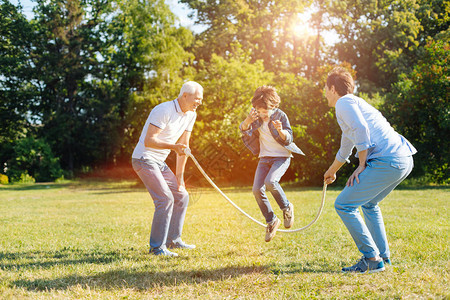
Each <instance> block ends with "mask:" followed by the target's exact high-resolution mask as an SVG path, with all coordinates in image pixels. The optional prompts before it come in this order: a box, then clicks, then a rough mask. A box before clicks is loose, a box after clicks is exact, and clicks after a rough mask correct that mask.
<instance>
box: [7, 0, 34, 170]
mask: <svg viewBox="0 0 450 300" xmlns="http://www.w3.org/2000/svg"><path fill="white" fill-rule="evenodd" d="M20 9H21V8H20V7H16V6H14V5H13V4H11V3H10V2H9V1H6V0H2V1H1V3H0V36H1V38H0V172H3V167H4V164H5V163H6V161H8V160H9V159H10V158H11V157H12V147H13V144H14V141H15V140H16V139H18V138H20V137H23V136H25V135H26V133H27V132H28V131H30V122H29V121H30V120H29V119H28V118H27V117H28V116H29V114H28V111H29V105H28V103H27V101H26V99H28V97H29V96H30V94H33V92H34V91H33V88H32V87H31V86H30V85H29V84H28V83H29V80H30V78H31V74H30V72H29V60H28V59H27V57H28V53H29V51H30V48H31V41H32V31H33V30H32V26H31V25H30V24H29V23H28V21H27V19H26V18H25V16H24V15H23V14H22V13H21V12H20Z"/></svg>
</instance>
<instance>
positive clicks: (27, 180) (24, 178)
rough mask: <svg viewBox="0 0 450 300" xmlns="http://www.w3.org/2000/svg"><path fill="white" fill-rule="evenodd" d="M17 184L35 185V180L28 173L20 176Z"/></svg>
mask: <svg viewBox="0 0 450 300" xmlns="http://www.w3.org/2000/svg"><path fill="white" fill-rule="evenodd" d="M17 182H18V183H35V182H36V180H35V179H34V178H33V177H32V176H30V175H29V174H28V172H25V173H22V174H20V178H19V180H18V181H17Z"/></svg>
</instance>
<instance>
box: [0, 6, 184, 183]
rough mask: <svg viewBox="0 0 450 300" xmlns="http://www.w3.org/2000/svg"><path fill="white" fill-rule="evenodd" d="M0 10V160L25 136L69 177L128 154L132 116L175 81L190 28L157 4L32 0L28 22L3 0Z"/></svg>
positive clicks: (167, 92) (134, 121)
mask: <svg viewBox="0 0 450 300" xmlns="http://www.w3.org/2000/svg"><path fill="white" fill-rule="evenodd" d="M1 9H2V15H1V17H2V18H1V22H2V26H1V27H2V30H3V31H4V32H3V33H2V40H1V43H2V45H1V46H2V47H1V50H0V51H2V62H4V63H2V64H1V66H2V69H1V77H0V78H1V80H2V81H1V89H2V93H1V95H2V96H1V97H2V98H1V102H0V103H1V105H0V107H1V113H2V115H5V117H4V118H2V121H1V122H2V123H1V125H2V128H1V131H2V135H1V139H2V141H3V142H4V143H2V145H1V146H0V153H2V155H1V156H0V163H1V164H2V165H5V164H6V166H7V165H8V163H9V164H11V163H12V161H13V160H14V159H15V158H14V157H13V153H14V152H13V151H11V150H12V148H13V147H14V144H16V143H17V140H18V139H19V138H20V137H26V136H28V137H33V138H42V139H43V140H44V141H46V143H48V144H49V145H50V146H51V149H52V150H53V152H54V154H55V155H56V156H57V157H59V158H60V163H61V165H62V166H63V168H64V169H65V170H66V171H67V175H69V176H71V174H72V172H73V171H77V170H78V171H79V170H83V169H84V170H89V169H92V168H94V167H96V166H99V165H104V164H107V163H112V162H113V161H120V160H129V156H130V153H131V151H132V146H131V145H132V144H134V143H135V140H136V136H137V133H136V132H135V130H136V129H135V128H137V127H141V124H140V123H141V122H139V121H142V119H145V117H146V116H144V115H145V114H146V113H148V111H149V110H150V109H151V107H152V106H154V105H155V104H156V103H158V102H161V101H164V100H165V99H166V97H167V96H172V95H173V92H174V88H173V87H170V88H169V89H167V90H164V89H165V88H166V86H169V83H170V84H172V83H173V84H174V85H180V83H181V82H182V79H181V76H180V74H179V72H181V69H182V67H183V63H184V62H186V61H187V59H188V58H189V54H188V53H186V52H185V50H184V48H185V47H187V45H189V44H190V43H191V41H192V34H191V33H190V32H189V31H188V30H187V29H184V28H176V27H175V26H174V16H173V15H172V13H171V12H170V10H169V9H168V7H167V6H166V5H165V4H164V2H163V1H157V0H156V1H100V0H92V1H79V0H68V1H64V2H63V1H55V0H53V1H38V2H37V4H36V7H35V9H34V12H35V14H34V18H33V19H32V20H30V21H29V22H28V21H27V20H26V19H25V17H24V16H23V15H22V14H21V13H20V10H19V9H18V8H16V7H14V6H13V5H12V4H11V3H9V2H8V1H2V3H1ZM3 25H4V26H3ZM170 86H171V85H170ZM153 88H155V89H160V90H161V91H160V92H159V93H155V92H154V90H153ZM150 89H151V93H152V96H150V97H148V94H149V90H150ZM146 95H147V96H146ZM149 98H150V100H151V101H147V102H145V103H144V101H143V99H145V100H149ZM136 116H139V117H138V118H136V119H134V117H136ZM139 131H140V129H139ZM130 148H131V149H130Z"/></svg>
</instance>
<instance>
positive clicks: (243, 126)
mask: <svg viewBox="0 0 450 300" xmlns="http://www.w3.org/2000/svg"><path fill="white" fill-rule="evenodd" d="M257 119H258V114H257V113H256V110H255V109H254V108H252V109H251V110H250V113H249V114H248V115H247V117H246V118H245V120H244V121H243V122H242V123H241V125H240V126H239V128H240V129H241V130H242V131H247V130H249V129H250V126H251V125H252V123H253V122H254V121H256V120H257Z"/></svg>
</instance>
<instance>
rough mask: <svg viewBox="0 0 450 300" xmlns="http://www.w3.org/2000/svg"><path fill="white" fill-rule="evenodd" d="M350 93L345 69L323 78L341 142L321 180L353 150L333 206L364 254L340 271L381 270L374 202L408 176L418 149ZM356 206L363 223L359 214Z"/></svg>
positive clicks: (384, 248) (383, 241)
mask: <svg viewBox="0 0 450 300" xmlns="http://www.w3.org/2000/svg"><path fill="white" fill-rule="evenodd" d="M353 89H354V82H353V78H352V76H351V75H350V73H349V72H348V71H347V70H345V69H343V68H335V69H334V70H332V71H331V72H330V73H329V74H328V78H327V83H326V86H325V96H326V98H327V100H328V105H329V106H330V107H335V108H336V118H337V121H338V123H339V126H340V127H341V130H342V138H341V147H340V149H339V151H338V153H337V154H336V159H335V160H334V162H333V164H332V165H331V166H330V167H329V169H328V170H327V171H326V172H325V174H324V180H325V182H326V183H328V184H330V183H332V182H333V181H334V180H335V179H336V172H337V171H338V170H339V169H340V168H341V167H342V165H344V163H345V161H348V157H349V156H350V154H351V153H352V150H353V148H355V147H356V149H357V152H358V155H357V156H358V158H359V166H358V167H357V168H356V170H355V171H354V172H353V174H352V175H351V176H350V178H349V179H348V181H347V185H346V187H345V188H344V190H343V191H342V192H341V193H340V195H339V196H338V197H337V198H336V201H335V204H334V206H335V208H336V211H337V213H338V214H339V216H340V217H341V219H342V221H343V222H344V224H345V226H346V227H347V229H348V230H349V231H350V234H351V236H352V237H353V240H354V241H355V243H356V246H357V247H358V250H359V251H360V252H361V253H362V254H363V256H362V258H361V259H360V260H359V261H358V263H356V264H355V265H353V266H350V267H346V268H343V269H342V271H343V272H346V273H349V272H352V273H365V272H368V273H373V272H380V271H384V263H387V264H390V259H389V256H390V252H389V245H388V241H387V238H386V230H385V227H384V222H383V216H382V215H381V210H380V207H379V206H378V203H379V202H380V201H382V200H383V199H384V198H385V197H386V196H387V195H388V194H389V193H390V192H391V191H392V190H393V189H394V188H395V187H396V186H397V185H398V184H400V182H402V181H403V180H404V179H405V178H406V177H407V176H408V175H409V173H410V172H411V170H412V168H413V165H414V163H413V158H412V155H413V154H415V153H416V152H417V151H416V149H415V148H414V147H413V146H412V145H411V144H410V143H409V142H408V140H407V139H405V138H404V137H403V136H401V135H400V134H398V133H397V132H395V130H394V129H393V128H392V127H391V125H390V124H389V123H388V121H387V120H386V119H385V118H384V117H383V115H382V114H381V113H380V112H379V111H378V110H377V109H375V108H374V107H372V106H371V105H369V104H368V103H367V102H366V101H364V100H363V99H361V98H359V97H356V96H355V95H353ZM360 206H361V209H362V211H363V213H364V217H365V221H366V222H365V223H364V221H363V220H362V218H361V215H360V214H359V211H358V207H360Z"/></svg>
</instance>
